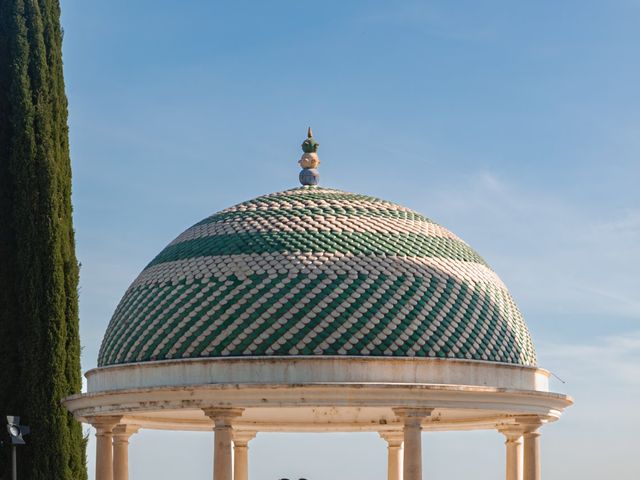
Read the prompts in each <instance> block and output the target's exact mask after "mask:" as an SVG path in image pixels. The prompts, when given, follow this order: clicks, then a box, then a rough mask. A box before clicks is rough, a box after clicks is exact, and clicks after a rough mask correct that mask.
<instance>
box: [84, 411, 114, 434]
mask: <svg viewBox="0 0 640 480" xmlns="http://www.w3.org/2000/svg"><path fill="white" fill-rule="evenodd" d="M121 420H122V415H100V416H95V417H87V422H89V424H90V425H91V426H92V427H93V428H95V429H96V435H105V434H110V433H112V432H113V429H114V428H115V426H116V425H118V424H119V423H120V421H121Z"/></svg>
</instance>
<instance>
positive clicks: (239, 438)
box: [233, 431, 256, 480]
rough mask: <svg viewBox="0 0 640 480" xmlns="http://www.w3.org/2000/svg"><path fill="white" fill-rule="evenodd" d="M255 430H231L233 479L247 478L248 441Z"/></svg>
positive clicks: (243, 479)
mask: <svg viewBox="0 0 640 480" xmlns="http://www.w3.org/2000/svg"><path fill="white" fill-rule="evenodd" d="M255 436H256V432H247V431H234V432H233V480H249V442H250V441H251V440H252V439H253V438H254V437H255Z"/></svg>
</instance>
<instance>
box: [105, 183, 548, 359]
mask: <svg viewBox="0 0 640 480" xmlns="http://www.w3.org/2000/svg"><path fill="white" fill-rule="evenodd" d="M291 355H310V356H312V355H325V356H327V355H351V356H381V357H384V356H394V357H416V356H417V357H441V358H458V359H470V360H486V361H493V362H506V363H512V364H519V365H530V366H533V365H535V363H536V359H535V350H534V347H533V344H532V342H531V338H530V335H529V332H528V330H527V327H526V325H525V323H524V320H523V318H522V316H521V314H520V312H519V310H518V308H517V307H516V305H515V303H514V301H513V299H512V298H511V295H510V294H509V292H508V291H507V289H506V287H505V286H504V284H503V283H502V282H501V281H500V279H499V278H498V277H497V275H496V274H495V273H494V272H493V271H492V270H491V269H490V268H489V266H488V265H487V264H486V262H485V261H484V260H483V259H482V258H481V257H480V256H479V255H478V254H477V253H476V252H475V251H473V250H472V249H471V248H470V247H469V246H468V245H467V244H466V243H464V242H463V241H462V240H460V239H459V238H458V237H456V236H455V235H454V234H452V233H451V232H449V231H448V230H446V229H445V228H443V227H441V226H439V225H437V224H435V223H433V222H432V221H431V220H429V219H427V218H425V217H424V216H422V215H420V214H418V213H416V212H414V211H412V210H410V209H407V208H404V207H402V206H399V205H396V204H394V203H391V202H387V201H384V200H379V199H376V198H373V197H368V196H363V195H357V194H352V193H347V192H342V191H338V190H332V189H327V188H321V187H316V186H305V187H301V188H296V189H293V190H288V191H285V192H280V193H274V194H270V195H265V196H262V197H258V198H256V199H254V200H250V201H248V202H244V203H241V204H239V205H236V206H234V207H231V208H228V209H226V210H223V211H221V212H219V213H217V214H214V215H212V216H211V217H209V218H207V219H205V220H203V221H201V222H199V223H198V224H196V225H194V226H193V227H191V228H189V229H188V230H186V231H185V232H184V233H183V234H182V235H180V236H179V237H178V238H176V239H175V240H174V241H173V242H171V243H170V244H169V245H168V246H167V247H166V248H165V249H164V250H163V251H162V252H160V254H159V255H158V256H157V257H156V258H155V259H154V260H153V261H152V262H151V263H150V264H149V265H148V266H147V267H146V268H145V269H144V270H143V271H142V273H141V274H140V275H139V277H138V278H137V279H136V280H135V281H134V283H133V284H132V285H131V286H130V287H129V289H128V290H127V292H126V293H125V295H124V297H123V299H122V300H121V302H120V304H119V305H118V308H117V309H116V312H115V313H114V315H113V318H112V319H111V322H110V324H109V327H108V329H107V332H106V334H105V337H104V340H103V343H102V347H101V349H100V354H99V358H98V364H99V365H100V366H106V365H113V364H121V363H132V362H145V361H152V360H177V359H185V358H203V357H229V356H291Z"/></svg>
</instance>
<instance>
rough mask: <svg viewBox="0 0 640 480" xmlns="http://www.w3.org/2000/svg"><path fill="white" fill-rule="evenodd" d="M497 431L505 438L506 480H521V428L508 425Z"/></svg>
mask: <svg viewBox="0 0 640 480" xmlns="http://www.w3.org/2000/svg"><path fill="white" fill-rule="evenodd" d="M498 430H499V431H500V433H502V434H503V435H504V436H505V438H506V441H505V442H504V444H505V447H506V464H507V465H506V479H507V480H522V428H520V427H518V426H514V425H509V426H504V427H500V428H499V429H498Z"/></svg>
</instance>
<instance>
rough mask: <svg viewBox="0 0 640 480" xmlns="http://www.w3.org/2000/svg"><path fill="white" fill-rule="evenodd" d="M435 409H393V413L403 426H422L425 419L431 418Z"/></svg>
mask: <svg viewBox="0 0 640 480" xmlns="http://www.w3.org/2000/svg"><path fill="white" fill-rule="evenodd" d="M434 410H435V408H404V407H402V408H394V409H393V413H395V414H396V415H397V416H398V417H399V418H400V419H401V420H402V422H403V423H404V424H405V425H422V421H423V420H424V419H425V418H428V417H430V416H431V413H432V412H433V411H434Z"/></svg>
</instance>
